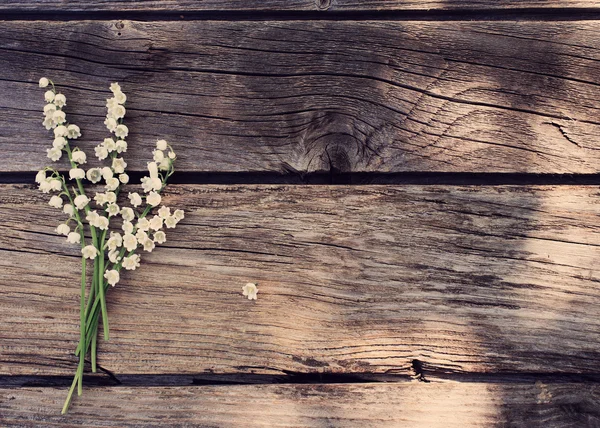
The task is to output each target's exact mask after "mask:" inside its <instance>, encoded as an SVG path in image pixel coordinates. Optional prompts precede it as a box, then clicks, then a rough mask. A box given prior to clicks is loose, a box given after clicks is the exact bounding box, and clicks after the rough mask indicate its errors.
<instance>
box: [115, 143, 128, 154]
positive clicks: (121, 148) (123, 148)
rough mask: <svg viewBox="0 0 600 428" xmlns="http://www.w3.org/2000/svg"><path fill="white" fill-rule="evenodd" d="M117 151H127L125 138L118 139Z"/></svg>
mask: <svg viewBox="0 0 600 428" xmlns="http://www.w3.org/2000/svg"><path fill="white" fill-rule="evenodd" d="M115 145H116V147H117V153H123V152H126V151H127V143H126V142H125V140H117V142H116V144H115Z"/></svg>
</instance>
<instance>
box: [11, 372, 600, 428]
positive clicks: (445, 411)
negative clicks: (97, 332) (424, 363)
mask: <svg viewBox="0 0 600 428" xmlns="http://www.w3.org/2000/svg"><path fill="white" fill-rule="evenodd" d="M63 395H64V391H63V390H62V389H57V388H20V389H0V423H2V426H5V427H13V426H14V427H48V426H57V425H59V426H64V425H67V426H86V427H122V426H125V425H132V426H133V425H134V426H143V427H148V426H152V427H154V426H160V427H163V426H185V427H200V426H201V427H239V426H240V421H242V420H243V421H244V424H243V426H244V427H298V426H311V427H341V426H343V427H373V428H392V427H423V428H429V427H438V426H443V427H447V428H462V427H475V426H477V427H479V426H481V427H493V426H510V427H523V428H531V427H547V426H560V427H573V428H579V427H582V426H599V425H600V391H599V390H598V388H597V385H596V384H589V383H555V384H552V383H550V384H548V383H544V382H541V381H538V382H535V383H534V382H531V383H525V382H518V383H514V384H501V383H488V384H486V383H454V382H451V383H422V382H416V381H415V382H411V383H400V384H398V383H396V384H346V385H340V384H337V385H336V384H333V385H319V386H317V387H315V386H314V385H245V386H203V387H178V388H177V387H175V388H92V389H90V390H88V391H86V394H85V395H84V396H83V397H81V398H80V399H79V401H80V403H81V405H80V406H77V407H76V408H74V409H73V411H72V412H71V413H69V415H68V416H67V417H61V416H60V415H59V414H58V412H56V409H57V408H59V407H60V406H61V405H62V399H63ZM40 414H45V415H47V416H46V417H44V418H43V419H41V418H40V417H39V415H40Z"/></svg>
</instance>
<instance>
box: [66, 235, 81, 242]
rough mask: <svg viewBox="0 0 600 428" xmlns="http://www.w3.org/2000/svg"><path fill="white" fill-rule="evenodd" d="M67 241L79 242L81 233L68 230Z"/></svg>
mask: <svg viewBox="0 0 600 428" xmlns="http://www.w3.org/2000/svg"><path fill="white" fill-rule="evenodd" d="M67 242H68V243H70V244H79V243H80V242H81V235H80V234H79V233H77V232H70V233H69V234H68V235H67Z"/></svg>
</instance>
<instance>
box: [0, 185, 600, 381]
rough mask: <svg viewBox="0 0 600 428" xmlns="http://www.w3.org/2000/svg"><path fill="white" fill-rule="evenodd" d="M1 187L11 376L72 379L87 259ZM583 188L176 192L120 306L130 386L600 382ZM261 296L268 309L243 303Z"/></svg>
mask: <svg viewBox="0 0 600 428" xmlns="http://www.w3.org/2000/svg"><path fill="white" fill-rule="evenodd" d="M47 199H48V197H47V195H43V194H41V193H40V192H38V191H37V190H36V189H33V188H31V187H29V186H26V185H3V186H1V189H0V236H2V249H1V250H0V269H1V272H2V275H0V288H1V289H2V293H0V325H2V326H3V329H2V330H3V331H2V333H1V334H2V338H1V340H0V375H7V374H12V375H19V374H20V375H70V374H71V373H72V371H73V370H74V367H75V365H76V359H75V357H74V356H73V355H72V350H73V349H74V348H75V346H76V343H77V340H78V337H79V336H78V334H79V330H78V322H79V314H78V307H79V303H78V302H79V299H78V293H79V291H78V290H79V286H78V275H79V271H80V261H79V260H80V259H79V256H78V254H79V250H78V248H77V247H76V246H72V245H69V244H67V243H66V241H65V239H64V238H63V237H59V236H56V235H55V234H54V233H53V229H54V227H56V224H57V220H58V218H59V217H60V215H59V214H58V213H57V212H56V210H55V209H53V208H50V207H49V206H48V205H47V203H46V201H47ZM599 201H600V195H599V193H598V190H597V188H596V187H591V186H590V187H587V186H555V187H553V186H475V187H473V186H464V187H461V186H413V185H411V186H312V187H311V186H201V185H178V186H175V185H173V186H170V188H169V191H168V193H167V194H166V195H165V196H164V203H165V204H166V205H171V206H174V207H181V208H184V209H185V210H186V213H187V214H186V218H185V220H184V221H182V223H181V224H180V225H179V226H178V228H177V229H175V230H173V231H172V230H168V232H169V233H168V241H167V243H166V244H165V245H163V246H162V248H158V251H157V252H153V253H151V254H147V253H143V254H142V267H141V268H140V269H139V270H137V271H136V272H135V274H134V275H132V274H131V273H129V272H128V273H124V274H123V277H122V282H121V283H120V284H119V285H118V286H117V287H116V288H115V289H111V290H110V292H109V295H108V299H109V310H110V314H111V316H110V322H111V327H112V330H111V333H112V337H111V341H110V342H108V343H106V342H103V341H101V342H99V343H100V345H99V346H100V353H99V364H100V365H101V366H102V367H103V368H105V369H107V370H110V371H111V372H113V373H114V374H115V375H116V376H117V377H118V376H119V374H120V373H123V374H152V373H156V374H161V373H162V374H164V373H173V374H185V373H192V374H194V373H208V374H210V373H213V374H214V373H248V374H251V373H257V374H265V375H269V374H270V375H278V374H286V373H290V372H292V373H387V374H412V373H413V371H412V368H411V364H412V361H413V360H414V359H418V360H419V361H420V363H421V364H422V366H423V368H424V369H425V370H429V369H430V370H441V371H449V372H487V373H506V372H511V373H519V372H521V373H526V372H537V373H575V374H576V373H597V370H598V359H599V358H600V317H599V316H598V315H599V310H598V308H599V304H600V293H599V292H598V282H599V281H600V279H599V274H598V272H597V270H596V269H597V266H598V261H599V259H600V250H599V245H598V242H600V240H599V233H600V228H599V227H598V226H597V218H598V206H599V204H600V202H599ZM249 281H253V282H254V281H255V282H257V283H258V284H259V290H260V291H259V294H258V296H259V298H258V301H248V300H246V299H245V298H244V297H243V296H242V295H241V287H242V285H244V284H245V283H246V282H249Z"/></svg>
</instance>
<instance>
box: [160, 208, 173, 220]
mask: <svg viewBox="0 0 600 428" xmlns="http://www.w3.org/2000/svg"><path fill="white" fill-rule="evenodd" d="M170 215H171V208H169V207H167V206H165V205H163V206H162V207H160V208H159V209H158V216H159V217H160V218H162V219H165V218H167V217H169V216H170Z"/></svg>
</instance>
